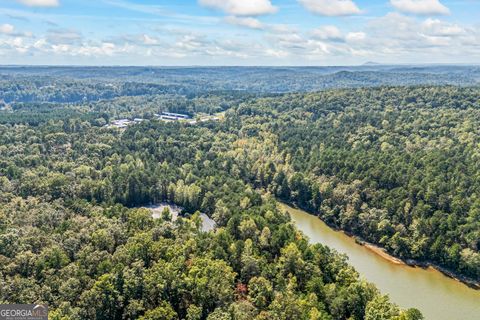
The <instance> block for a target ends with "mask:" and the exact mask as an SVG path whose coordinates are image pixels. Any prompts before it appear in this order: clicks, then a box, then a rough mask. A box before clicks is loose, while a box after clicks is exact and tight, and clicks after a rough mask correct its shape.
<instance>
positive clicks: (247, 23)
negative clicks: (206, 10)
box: [225, 16, 265, 29]
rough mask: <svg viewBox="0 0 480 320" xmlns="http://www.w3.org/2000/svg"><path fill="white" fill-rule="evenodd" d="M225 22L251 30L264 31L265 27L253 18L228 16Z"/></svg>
mask: <svg viewBox="0 0 480 320" xmlns="http://www.w3.org/2000/svg"><path fill="white" fill-rule="evenodd" d="M225 22H227V23H229V24H232V25H236V26H241V27H246V28H250V29H263V28H264V27H265V26H264V24H263V23H261V22H260V21H259V20H258V19H255V18H252V17H244V18H242V17H235V16H228V17H226V18H225Z"/></svg>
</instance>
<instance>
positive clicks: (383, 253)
mask: <svg viewBox="0 0 480 320" xmlns="http://www.w3.org/2000/svg"><path fill="white" fill-rule="evenodd" d="M279 204H280V205H281V207H283V209H285V210H287V207H292V208H296V209H299V210H303V209H301V208H298V207H297V206H295V205H293V204H287V203H283V202H279ZM287 211H288V210H287ZM305 212H307V211H305ZM307 213H308V212H307ZM308 214H310V215H312V216H314V217H316V218H317V219H319V220H321V221H322V222H323V223H325V222H324V221H323V220H322V219H321V218H320V217H319V216H318V215H315V214H312V213H308ZM325 224H326V225H327V226H328V227H330V228H331V229H333V230H335V231H337V232H341V233H343V234H344V235H345V236H347V237H349V238H352V239H354V240H355V242H356V243H357V244H359V245H361V246H363V247H365V248H366V249H368V250H369V251H371V252H373V253H375V254H376V255H378V256H380V257H382V258H383V259H385V260H387V261H389V262H391V263H393V264H396V265H404V266H409V267H412V268H422V269H430V268H431V269H434V270H436V271H438V272H440V273H442V274H443V275H444V276H446V277H448V278H451V279H453V280H455V281H457V282H460V283H462V284H464V285H466V286H468V287H470V288H472V289H475V290H480V282H479V281H476V280H474V279H471V278H469V277H466V276H463V275H460V274H457V273H455V272H453V271H451V270H448V269H446V268H444V267H441V266H439V265H437V264H435V263H433V262H430V261H417V260H414V259H401V258H398V257H395V256H392V255H391V254H389V253H388V252H387V250H386V249H385V248H382V247H380V246H378V245H376V244H373V243H371V242H368V241H365V240H363V239H362V238H360V237H359V236H356V235H354V234H352V233H350V232H346V231H344V230H342V229H339V228H338V227H336V226H332V225H329V224H327V223H325Z"/></svg>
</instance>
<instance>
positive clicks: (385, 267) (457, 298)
mask: <svg viewBox="0 0 480 320" xmlns="http://www.w3.org/2000/svg"><path fill="white" fill-rule="evenodd" d="M280 206H281V207H282V208H284V209H286V210H287V211H288V212H289V213H290V216H291V217H292V220H293V221H294V222H295V224H296V225H297V227H298V228H299V229H300V230H301V231H303V233H304V234H306V235H307V236H308V237H309V238H310V240H311V241H312V242H315V243H322V244H324V245H327V246H329V247H331V248H334V249H336V250H337V251H338V252H341V253H345V254H346V255H348V257H349V263H350V264H351V265H353V266H354V267H355V269H356V270H357V271H358V272H359V273H360V274H361V276H362V277H364V278H365V279H367V280H368V281H370V282H372V283H374V284H375V285H376V286H377V287H378V288H379V289H380V290H381V291H382V292H383V293H386V294H388V295H389V296H390V298H391V299H392V301H394V302H395V303H397V304H398V305H400V306H402V307H404V308H411V307H414V308H417V309H419V310H420V311H422V313H423V315H424V316H425V319H427V320H479V319H480V291H479V290H474V289H471V288H469V287H467V286H466V285H464V284H462V283H460V282H458V281H455V280H453V279H451V278H448V277H446V276H444V275H443V274H442V273H440V272H439V271H436V270H435V269H432V268H429V269H422V268H412V267H409V266H407V265H399V264H395V263H392V262H390V261H388V260H386V259H384V258H382V257H381V256H379V255H378V254H376V253H374V252H372V251H371V250H369V249H367V248H366V247H364V246H361V245H359V244H357V243H356V242H355V240H354V239H352V238H350V237H348V236H347V235H345V234H344V233H342V232H338V231H335V230H332V229H331V228H330V227H328V226H327V225H326V224H325V223H323V222H322V221H321V220H320V219H318V218H317V217H315V216H313V215H310V214H308V213H306V212H305V211H302V210H298V209H294V208H291V207H288V206H286V205H283V204H280Z"/></svg>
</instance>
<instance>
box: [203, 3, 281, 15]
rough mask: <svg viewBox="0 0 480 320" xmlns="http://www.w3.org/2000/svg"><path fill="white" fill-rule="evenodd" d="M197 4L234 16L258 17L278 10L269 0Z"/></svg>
mask: <svg viewBox="0 0 480 320" xmlns="http://www.w3.org/2000/svg"><path fill="white" fill-rule="evenodd" d="M199 3H200V4H201V5H202V6H205V7H209V8H213V9H218V10H222V11H224V12H226V13H228V14H231V15H234V16H259V15H264V14H271V13H275V12H277V10H278V9H277V7H275V6H273V5H272V3H271V2H270V0H199Z"/></svg>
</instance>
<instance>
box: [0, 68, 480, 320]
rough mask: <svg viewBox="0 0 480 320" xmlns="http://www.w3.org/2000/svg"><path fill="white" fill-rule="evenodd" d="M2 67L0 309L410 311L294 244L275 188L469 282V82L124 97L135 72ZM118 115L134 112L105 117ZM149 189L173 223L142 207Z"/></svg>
mask: <svg viewBox="0 0 480 320" xmlns="http://www.w3.org/2000/svg"><path fill="white" fill-rule="evenodd" d="M362 72H363V71H362ZM4 77H5V78H8V77H15V78H16V80H14V81H13V82H12V81H10V80H5V79H4V80H3V81H4V82H1V90H0V91H1V92H2V95H3V97H5V98H4V100H3V104H0V109H2V110H0V217H1V218H0V261H1V263H0V282H1V285H0V302H2V303H14V302H15V303H30V302H32V301H35V302H37V303H46V304H47V305H48V306H49V308H50V313H51V318H52V319H137V318H139V319H210V320H212V319H369V320H370V319H371V320H373V319H422V316H421V314H420V313H419V312H418V311H417V310H415V309H409V310H401V309H400V308H398V307H397V306H395V305H394V304H393V303H391V302H390V301H389V299H388V297H387V296H383V295H382V294H381V293H380V292H379V291H378V290H377V289H376V288H375V287H374V286H373V285H371V284H369V283H367V282H365V281H364V280H362V279H361V278H360V277H359V275H358V273H357V272H356V271H355V270H354V269H353V268H352V267H350V266H349V265H348V261H347V260H346V257H344V256H342V255H339V254H338V253H336V252H334V251H332V250H330V249H329V248H327V247H324V246H322V245H312V244H309V242H308V239H307V238H306V237H305V236H304V235H302V234H301V232H299V231H298V230H297V229H296V228H295V227H294V225H293V224H292V222H291V221H290V218H289V216H288V215H287V214H286V213H285V212H282V211H281V210H279V209H278V208H277V206H276V201H277V200H281V201H284V202H287V203H290V204H294V205H297V206H299V207H301V208H304V209H305V210H307V211H309V212H311V213H314V214H317V215H319V216H320V217H321V218H322V219H323V220H324V221H325V222H327V223H328V224H330V225H331V226H334V227H336V228H339V229H342V230H345V231H348V232H350V233H352V234H354V235H356V236H358V237H360V238H362V239H364V240H367V241H369V242H372V243H376V244H380V245H382V246H383V247H385V248H386V249H387V250H388V251H389V252H390V253H392V254H394V255H395V256H398V257H401V258H403V259H414V260H416V261H418V262H432V263H435V264H437V265H439V266H442V267H444V268H446V269H448V270H451V271H452V272H455V273H456V274H458V275H462V276H465V277H468V278H470V279H472V280H476V281H479V280H480V253H479V250H480V240H479V239H480V199H478V194H479V193H480V185H479V183H480V180H479V172H480V170H479V168H478V163H480V162H479V159H478V157H480V154H479V153H478V151H477V150H478V147H479V145H480V132H479V129H478V128H480V105H479V104H480V90H479V89H478V88H477V87H456V86H413V87H405V86H395V87H389V86H380V87H374V88H349V89H333V90H326V91H320V92H311V93H305V92H304V93H291V94H279V93H278V92H276V90H275V89H272V92H273V93H266V92H264V93H259V92H257V93H254V92H243V91H242V90H215V91H210V90H207V89H205V90H203V91H201V92H200V91H199V92H196V91H195V90H197V89H195V90H194V91H189V90H187V89H185V90H186V91H182V89H181V88H180V87H179V84H178V83H175V81H173V82H174V83H173V84H172V85H171V86H170V85H168V84H167V83H163V84H160V83H158V82H157V83H154V84H151V83H147V82H141V81H139V82H137V83H138V86H137V85H136V86H135V89H133V88H132V87H130V89H128V90H132V91H131V92H129V93H128V94H127V93H125V91H123V90H126V89H125V88H129V86H131V85H132V84H133V83H135V82H132V81H130V80H128V81H125V82H118V83H117V84H116V85H117V87H116V88H117V89H118V88H121V90H119V89H118V90H119V91H115V93H108V90H103V89H104V88H106V86H108V84H109V83H110V82H108V81H105V80H99V79H96V80H92V79H80V78H79V77H73V76H72V77H71V80H69V81H71V82H68V81H65V82H63V81H62V79H64V78H63V77H64V75H61V76H52V77H51V78H50V79H47V78H42V77H40V78H39V77H38V76H37V75H33V76H30V75H28V74H27V75H24V74H23V75H16V74H15V75H12V74H11V73H8V72H7V73H6V75H5V76H4ZM199 77H200V76H199ZM199 79H200V80H201V78H199ZM200 80H198V81H199V82H201V81H200ZM15 81H19V83H17V84H15ZM97 81H98V82H97ZM52 83H57V84H58V85H57V86H55V87H50V86H51V84H52ZM65 86H71V88H70V89H69V90H70V91H69V90H66V91H64V88H65ZM44 87H48V88H47V89H45V90H44V89H42V88H44ZM354 87H355V86H354ZM146 88H151V90H146ZM184 88H187V87H184ZM77 89H78V91H77ZM234 89H235V88H234ZM137 90H138V91H137ZM156 90H160V91H156ZM75 92H76V94H79V95H78V96H79V97H80V96H83V97H86V98H81V99H73V100H69V99H70V98H67V99H64V98H58V97H68V96H71V95H72V94H75ZM80 92H81V94H80ZM7 97H8V98H7ZM28 97H29V98H28ZM52 97H56V98H52ZM162 111H172V112H183V113H187V114H190V115H193V116H195V114H197V113H204V114H218V113H221V114H222V118H221V121H218V122H213V121H206V122H199V123H196V124H193V125H192V124H189V123H187V122H170V123H166V122H161V121H159V120H156V118H155V117H154V114H156V113H159V112H162ZM134 117H141V118H144V119H146V120H147V121H143V122H141V123H138V124H136V125H132V126H129V127H128V128H127V129H122V130H120V129H116V128H107V127H105V125H106V124H107V123H109V122H110V121H111V120H113V119H118V118H130V119H132V118H134ZM160 202H169V203H172V204H177V205H179V206H182V207H183V208H184V211H183V212H182V218H180V219H178V220H175V221H173V220H172V219H171V216H170V215H169V214H168V212H166V213H165V214H162V217H161V218H160V219H154V218H153V217H152V214H151V212H150V211H149V210H147V209H143V208H141V207H142V206H145V205H148V204H154V203H160ZM200 212H201V213H205V214H207V215H209V216H210V217H211V218H213V219H214V220H215V222H216V224H217V228H216V229H215V230H214V231H210V232H205V231H203V230H202V229H201V228H200V224H201V222H200V217H199V213H200Z"/></svg>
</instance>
